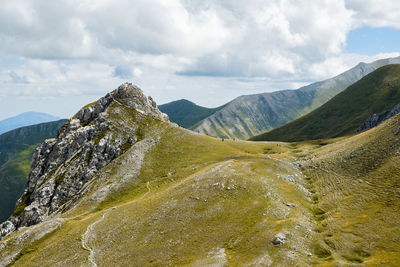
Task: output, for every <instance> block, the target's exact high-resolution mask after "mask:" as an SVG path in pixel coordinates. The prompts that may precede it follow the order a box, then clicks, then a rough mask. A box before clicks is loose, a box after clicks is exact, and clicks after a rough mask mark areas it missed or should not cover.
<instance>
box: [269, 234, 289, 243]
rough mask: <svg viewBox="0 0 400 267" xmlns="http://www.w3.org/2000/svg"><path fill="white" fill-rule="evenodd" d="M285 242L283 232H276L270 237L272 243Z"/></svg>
mask: <svg viewBox="0 0 400 267" xmlns="http://www.w3.org/2000/svg"><path fill="white" fill-rule="evenodd" d="M285 242H286V236H285V234H283V233H278V234H276V235H275V236H274V239H272V244H274V245H282V244H285Z"/></svg>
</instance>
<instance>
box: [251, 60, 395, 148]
mask: <svg viewBox="0 0 400 267" xmlns="http://www.w3.org/2000/svg"><path fill="white" fill-rule="evenodd" d="M398 103H400V65H387V66H384V67H382V68H380V69H377V70H376V71H374V72H372V73H370V74H368V75H367V76H365V77H364V78H362V79H361V80H359V81H358V82H356V83H354V84H353V85H351V86H349V87H348V88H347V89H346V90H345V91H343V92H341V93H340V94H338V95H337V96H335V97H334V98H332V99H331V100H330V101H328V102H327V103H326V104H324V105H323V106H321V107H319V108H318V109H316V110H314V111H312V112H311V113H309V114H307V115H305V116H303V117H301V118H299V119H297V120H295V121H292V122H290V123H288V124H286V125H283V126H281V127H279V128H276V129H274V130H272V131H270V132H267V133H264V134H261V135H258V136H255V137H252V138H250V139H251V140H254V141H302V140H312V139H326V138H333V137H339V136H344V135H348V134H354V133H355V132H356V130H357V129H358V128H359V127H360V126H361V125H362V124H363V123H364V121H365V120H366V119H367V118H368V117H370V116H371V115H372V114H374V113H379V112H382V111H385V110H391V109H392V108H393V107H394V106H395V105H396V104H398Z"/></svg>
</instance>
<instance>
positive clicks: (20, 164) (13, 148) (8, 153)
mask: <svg viewBox="0 0 400 267" xmlns="http://www.w3.org/2000/svg"><path fill="white" fill-rule="evenodd" d="M65 122H66V120H59V121H55V122H48V123H42V124H37V125H32V126H26V127H22V128H19V129H16V130H13V131H10V132H7V133H4V134H2V135H0V222H3V221H5V220H6V219H7V218H8V217H9V216H10V215H11V214H12V212H13V210H14V208H15V203H16V201H17V200H18V198H19V197H20V196H21V195H22V193H23V192H24V189H25V187H26V183H27V181H28V173H29V169H30V164H31V160H32V154H33V153H34V151H35V149H36V147H38V146H39V144H40V143H42V142H43V141H44V140H45V139H47V138H51V137H55V136H56V135H57V130H58V128H60V127H61V125H63V124H64V123H65Z"/></svg>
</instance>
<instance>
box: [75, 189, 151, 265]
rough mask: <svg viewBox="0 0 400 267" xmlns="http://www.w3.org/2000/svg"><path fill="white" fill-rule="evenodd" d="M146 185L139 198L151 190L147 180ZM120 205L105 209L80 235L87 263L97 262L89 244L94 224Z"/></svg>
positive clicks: (93, 234) (92, 235)
mask: <svg viewBox="0 0 400 267" xmlns="http://www.w3.org/2000/svg"><path fill="white" fill-rule="evenodd" d="M146 187H147V189H148V191H147V192H146V193H145V194H144V195H142V196H141V197H140V199H142V198H144V197H146V195H148V194H149V193H150V192H151V189H150V182H147V183H146ZM136 201H137V199H136ZM123 205H124V204H122V205H120V206H123ZM120 206H115V207H112V208H109V209H107V210H106V211H105V212H104V213H103V215H102V216H101V217H100V219H98V220H97V221H95V222H94V223H92V224H90V225H89V226H88V227H87V229H86V232H85V233H84V234H83V235H82V241H81V243H82V248H83V249H85V250H87V251H89V257H88V260H89V263H90V265H91V266H92V267H97V263H96V252H95V250H94V247H93V245H92V246H90V245H89V241H90V239H91V238H92V237H94V236H95V233H94V227H95V226H96V224H98V223H100V222H102V221H104V219H105V218H106V216H107V215H108V214H109V213H110V212H111V211H112V210H115V209H117V208H119V207H120Z"/></svg>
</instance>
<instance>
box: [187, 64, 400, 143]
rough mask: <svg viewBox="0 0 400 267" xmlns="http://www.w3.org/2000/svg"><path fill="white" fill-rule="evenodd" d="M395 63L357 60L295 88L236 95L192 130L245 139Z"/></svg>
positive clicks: (286, 121) (272, 127)
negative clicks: (337, 72)
mask: <svg viewBox="0 0 400 267" xmlns="http://www.w3.org/2000/svg"><path fill="white" fill-rule="evenodd" d="M395 63H397V64H398V63H400V57H397V58H389V59H383V60H378V61H375V62H372V63H369V64H367V63H360V64H358V65H357V66H355V67H354V68H352V69H350V70H348V71H346V72H344V73H342V74H340V75H338V76H336V77H333V78H331V79H328V80H325V81H321V82H316V83H313V84H310V85H308V86H304V87H301V88H299V89H297V90H285V91H277V92H272V93H263V94H255V95H246V96H240V97H238V98H236V99H234V100H233V101H231V102H230V103H228V104H226V105H225V106H224V107H223V108H222V109H221V110H219V111H217V112H215V113H214V114H212V115H210V116H209V117H207V118H205V119H204V120H202V121H201V122H199V123H198V124H197V125H196V126H195V127H193V130H195V131H196V132H199V133H203V134H207V135H210V136H215V137H226V138H239V139H248V138H250V137H252V136H255V135H258V134H261V133H263V132H265V131H269V130H272V129H274V128H276V127H279V126H281V125H284V124H286V123H288V122H290V121H292V120H294V119H297V118H299V117H301V116H303V115H305V114H307V113H309V112H310V111H312V110H314V109H316V108H318V107H320V106H321V105H322V104H324V103H326V102H327V101H328V100H330V99H331V98H332V97H334V96H335V95H337V94H338V93H340V92H342V91H343V90H344V89H346V88H347V87H348V86H350V85H351V84H353V83H354V82H356V81H358V80H360V79H361V78H362V77H364V76H365V75H367V74H369V73H371V72H372V71H374V70H376V69H377V68H379V67H381V66H384V65H388V64H395Z"/></svg>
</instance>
